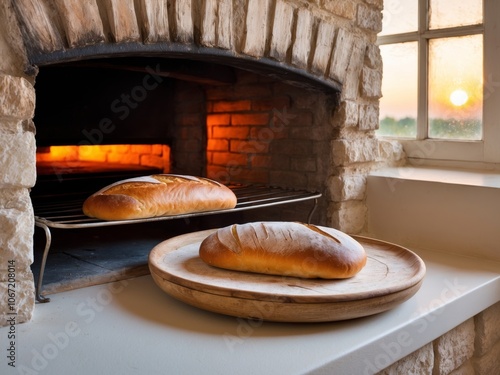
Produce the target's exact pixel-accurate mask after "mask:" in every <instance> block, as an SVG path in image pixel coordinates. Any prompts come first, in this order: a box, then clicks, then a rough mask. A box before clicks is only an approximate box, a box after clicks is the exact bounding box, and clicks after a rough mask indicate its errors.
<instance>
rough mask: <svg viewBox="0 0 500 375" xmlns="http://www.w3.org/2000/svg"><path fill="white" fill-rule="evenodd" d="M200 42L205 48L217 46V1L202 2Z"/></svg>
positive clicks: (207, 0) (205, 0)
mask: <svg viewBox="0 0 500 375" xmlns="http://www.w3.org/2000/svg"><path fill="white" fill-rule="evenodd" d="M200 41H201V44H202V45H204V46H207V47H213V46H215V45H216V44H217V0H204V1H203V6H202V22H201V38H200Z"/></svg>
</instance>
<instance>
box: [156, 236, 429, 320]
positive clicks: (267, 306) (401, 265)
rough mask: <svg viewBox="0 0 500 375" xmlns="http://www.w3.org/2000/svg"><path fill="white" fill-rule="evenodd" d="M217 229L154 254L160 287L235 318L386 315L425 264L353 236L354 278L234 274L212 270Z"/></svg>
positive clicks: (176, 240) (411, 289)
mask: <svg viewBox="0 0 500 375" xmlns="http://www.w3.org/2000/svg"><path fill="white" fill-rule="evenodd" d="M215 230H216V229H211V230H206V231H201V232H194V233H189V234H185V235H182V236H178V237H173V238H171V239H168V240H166V241H164V242H162V243H160V244H159V245H157V246H156V247H155V248H154V249H153V250H152V251H151V253H150V254H149V269H150V271H151V275H152V276H153V279H154V281H155V283H156V284H157V285H158V286H159V287H160V288H161V289H162V290H163V291H165V292H166V293H168V294H169V295H171V296H173V297H174V298H177V299H179V300H181V301H184V302H186V303H188V304H190V305H193V306H196V307H199V308H202V309H205V310H209V311H213V312H217V313H221V314H226V315H231V316H237V317H243V318H254V319H262V320H269V321H278V322H326V321H336V320H345V319H352V318H358V317H362V316H368V315H372V314H377V313H380V312H382V311H386V310H389V309H391V308H393V307H395V306H397V305H398V304H400V303H402V302H404V301H406V300H407V299H409V298H410V297H411V296H413V295H414V294H415V293H416V292H417V291H418V289H419V288H420V286H421V283H422V281H423V278H424V276H425V264H424V262H423V261H422V260H421V259H420V258H419V257H418V256H417V255H416V254H415V253H413V252H412V251H410V250H407V249H405V248H403V247H400V246H398V245H395V244H391V243H388V242H383V241H379V240H374V239H370V238H366V237H359V236H353V238H355V239H356V240H357V241H358V242H359V243H361V245H362V246H363V247H364V249H365V251H366V253H367V256H368V260H367V264H366V266H365V267H364V268H363V269H362V270H361V271H360V272H359V273H358V274H357V275H356V276H354V277H352V278H350V279H339V280H324V279H301V278H296V277H285V276H272V275H264V274H257V273H249V272H240V271H231V270H225V269H220V268H216V267H212V266H209V265H207V264H206V263H205V262H203V261H202V260H201V258H200V257H199V256H198V251H199V247H200V243H201V242H202V241H203V239H204V238H206V237H207V236H208V235H210V234H211V233H213V232H214V231H215Z"/></svg>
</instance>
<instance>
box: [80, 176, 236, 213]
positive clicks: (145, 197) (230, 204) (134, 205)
mask: <svg viewBox="0 0 500 375" xmlns="http://www.w3.org/2000/svg"><path fill="white" fill-rule="evenodd" d="M235 206H236V196H235V195H234V193H233V191H232V190H231V189H229V188H228V187H227V186H225V185H223V184H220V183H219V182H216V181H213V180H210V179H208V178H201V177H193V176H182V175H174V174H156V175H151V176H144V177H137V178H130V179H127V180H122V181H118V182H116V183H114V184H111V185H109V186H106V187H105V188H103V189H101V190H99V191H98V192H96V193H94V194H92V195H91V196H90V197H89V198H87V199H86V200H85V202H84V203H83V213H84V214H85V215H87V216H90V217H95V218H98V219H102V220H127V219H141V218H149V217H156V216H164V215H179V214H185V213H191V212H203V211H212V210H223V209H229V208H234V207H235Z"/></svg>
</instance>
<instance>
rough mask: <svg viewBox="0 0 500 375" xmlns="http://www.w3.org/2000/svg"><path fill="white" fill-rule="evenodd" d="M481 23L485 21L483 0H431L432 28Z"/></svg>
mask: <svg viewBox="0 0 500 375" xmlns="http://www.w3.org/2000/svg"><path fill="white" fill-rule="evenodd" d="M480 23H483V0H430V6H429V28H430V29H441V28H445V27H453V26H464V25H477V24H480Z"/></svg>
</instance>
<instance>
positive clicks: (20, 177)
mask: <svg viewBox="0 0 500 375" xmlns="http://www.w3.org/2000/svg"><path fill="white" fill-rule="evenodd" d="M1 124H2V122H1V121H0V170H1V171H2V173H1V174H0V188H2V187H26V188H31V187H33V186H34V185H35V180H36V167H35V165H36V161H35V155H36V146H35V135H34V134H33V132H30V131H21V132H14V133H13V132H5V131H2V126H1Z"/></svg>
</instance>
